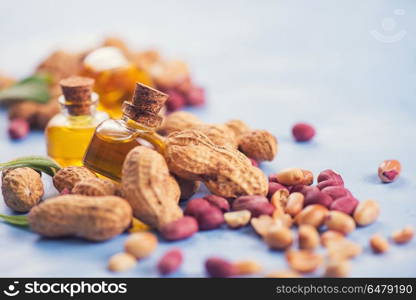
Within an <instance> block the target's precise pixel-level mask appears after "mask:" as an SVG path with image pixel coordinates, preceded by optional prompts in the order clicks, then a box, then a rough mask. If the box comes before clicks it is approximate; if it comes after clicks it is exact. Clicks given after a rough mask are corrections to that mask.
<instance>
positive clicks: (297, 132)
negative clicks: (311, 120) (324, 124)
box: [292, 123, 315, 142]
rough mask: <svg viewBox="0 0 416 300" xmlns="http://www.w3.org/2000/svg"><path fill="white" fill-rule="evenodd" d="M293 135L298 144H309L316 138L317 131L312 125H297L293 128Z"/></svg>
mask: <svg viewBox="0 0 416 300" xmlns="http://www.w3.org/2000/svg"><path fill="white" fill-rule="evenodd" d="M292 134H293V137H294V138H295V140H296V141H297V142H307V141H310V140H311V139H312V138H313V137H314V136H315V129H314V128H313V127H312V125H310V124H307V123H297V124H295V125H294V126H293V128H292Z"/></svg>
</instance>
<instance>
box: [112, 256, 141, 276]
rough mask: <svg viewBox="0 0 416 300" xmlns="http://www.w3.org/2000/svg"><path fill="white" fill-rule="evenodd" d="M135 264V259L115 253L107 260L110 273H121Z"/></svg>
mask: <svg viewBox="0 0 416 300" xmlns="http://www.w3.org/2000/svg"><path fill="white" fill-rule="evenodd" d="M136 264H137V260H136V258H135V257H134V256H133V255H131V254H128V253H124V252H121V253H117V254H114V255H113V256H111V257H110V259H109V260H108V269H109V270H110V271H112V272H123V271H126V270H128V269H131V268H133V267H134V266H135V265H136Z"/></svg>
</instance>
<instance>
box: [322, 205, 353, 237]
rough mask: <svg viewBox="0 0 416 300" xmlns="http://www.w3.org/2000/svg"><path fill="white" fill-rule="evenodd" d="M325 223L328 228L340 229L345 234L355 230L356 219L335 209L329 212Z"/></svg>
mask: <svg viewBox="0 0 416 300" xmlns="http://www.w3.org/2000/svg"><path fill="white" fill-rule="evenodd" d="M325 225H326V227H328V229H330V230H335V231H339V232H341V233H343V234H348V233H350V232H352V231H354V230H355V222H354V219H353V218H351V217H350V216H349V215H347V214H345V213H343V212H340V211H335V210H333V211H330V212H329V214H328V216H327V218H326V220H325Z"/></svg>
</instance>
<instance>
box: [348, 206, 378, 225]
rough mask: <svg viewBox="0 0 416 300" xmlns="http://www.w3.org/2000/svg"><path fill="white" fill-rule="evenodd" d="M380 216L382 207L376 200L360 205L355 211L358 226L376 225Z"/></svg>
mask: <svg viewBox="0 0 416 300" xmlns="http://www.w3.org/2000/svg"><path fill="white" fill-rule="evenodd" d="M379 215H380V206H379V205H378V203H377V202H376V201H374V200H366V201H363V202H361V203H360V204H358V206H357V208H356V209H355V211H354V215H353V216H354V220H355V222H356V223H357V225H360V226H366V225H369V224H371V223H374V222H375V221H376V220H377V218H378V216H379Z"/></svg>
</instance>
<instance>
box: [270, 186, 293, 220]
mask: <svg viewBox="0 0 416 300" xmlns="http://www.w3.org/2000/svg"><path fill="white" fill-rule="evenodd" d="M288 196H289V192H288V190H286V189H280V190H278V191H276V192H275V193H274V194H273V196H272V197H271V199H270V202H271V203H272V204H273V206H274V208H275V212H278V213H280V214H283V213H284V211H285V207H286V203H287V199H288Z"/></svg>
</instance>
